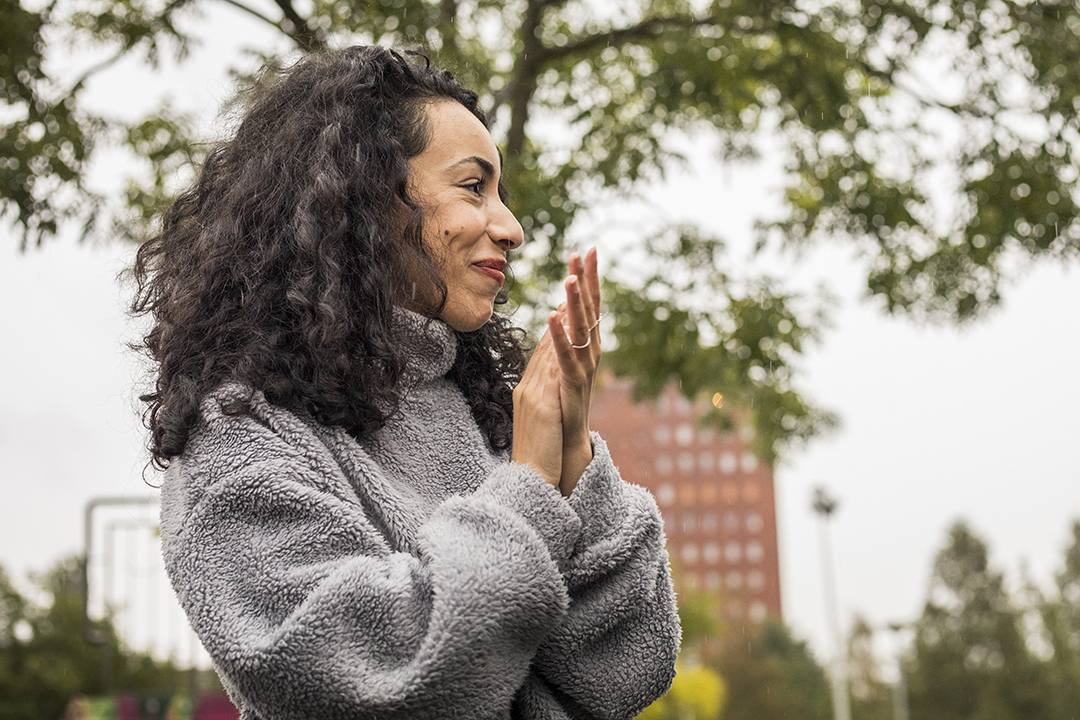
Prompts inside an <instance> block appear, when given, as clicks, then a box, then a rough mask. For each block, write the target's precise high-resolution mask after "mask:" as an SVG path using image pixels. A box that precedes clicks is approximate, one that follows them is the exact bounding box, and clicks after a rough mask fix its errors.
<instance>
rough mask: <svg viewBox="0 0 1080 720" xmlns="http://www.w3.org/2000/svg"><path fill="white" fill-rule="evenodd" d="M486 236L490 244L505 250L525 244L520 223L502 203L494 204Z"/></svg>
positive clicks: (523, 232)
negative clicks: (489, 238) (488, 237)
mask: <svg viewBox="0 0 1080 720" xmlns="http://www.w3.org/2000/svg"><path fill="white" fill-rule="evenodd" d="M488 235H489V236H490V237H491V240H492V242H494V243H495V244H496V245H501V246H503V247H504V248H505V249H507V250H515V249H517V248H519V247H521V245H522V243H524V242H525V231H524V230H522V229H521V223H519V222H518V219H517V218H516V217H514V213H512V212H510V208H508V207H506V205H504V204H503V203H502V202H498V203H495V205H494V207H493V208H492V216H491V219H490V220H489V221H488Z"/></svg>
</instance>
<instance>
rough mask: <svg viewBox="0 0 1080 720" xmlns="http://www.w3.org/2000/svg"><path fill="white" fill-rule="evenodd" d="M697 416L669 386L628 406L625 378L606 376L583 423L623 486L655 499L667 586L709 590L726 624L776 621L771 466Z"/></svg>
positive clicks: (744, 441) (748, 436) (744, 440)
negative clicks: (671, 570)
mask: <svg viewBox="0 0 1080 720" xmlns="http://www.w3.org/2000/svg"><path fill="white" fill-rule="evenodd" d="M703 412H704V409H703V408H701V407H695V406H694V405H692V404H691V403H690V402H689V401H688V400H686V399H685V398H683V397H682V395H680V394H679V392H678V391H677V390H676V389H675V388H673V387H672V388H668V389H667V390H666V391H665V392H664V393H663V394H662V395H661V396H660V398H659V399H658V400H656V401H655V402H645V403H634V402H633V400H632V397H631V390H630V383H629V382H628V381H625V380H616V379H613V378H610V377H607V378H604V381H603V382H602V383H598V387H597V389H596V390H595V391H594V394H593V404H592V410H591V413H590V423H591V425H592V427H593V429H595V430H598V431H599V432H600V434H602V435H603V436H604V439H605V440H606V441H607V443H608V447H609V449H610V450H611V456H612V459H613V460H614V461H615V464H616V465H617V466H618V467H619V471H620V473H621V474H622V477H623V479H624V480H626V481H628V482H632V483H634V484H636V485H641V486H643V487H646V488H648V489H649V491H650V492H652V494H653V496H654V497H655V498H656V502H657V504H658V505H659V506H660V512H661V515H662V516H663V518H664V532H665V533H666V534H667V541H668V552H669V553H670V555H671V559H672V565H673V566H674V567H675V568H676V587H677V589H685V590H700V589H704V590H713V591H717V592H718V594H719V597H720V598H721V601H722V602H723V605H724V608H723V612H724V615H725V616H726V617H727V618H728V619H729V620H731V621H734V622H736V623H738V622H745V621H747V620H749V621H751V622H757V621H760V620H762V619H763V618H764V617H765V616H766V615H769V616H773V617H776V618H780V615H781V613H780V564H779V559H778V554H777V541H776V502H775V496H774V493H773V473H772V469H771V468H770V467H767V466H766V465H764V464H762V463H760V462H759V461H758V459H757V457H756V456H755V455H754V454H753V453H752V452H751V451H750V447H749V446H750V441H751V440H752V439H753V432H752V430H751V429H750V428H748V427H745V428H742V429H741V430H740V431H737V432H735V433H722V432H720V431H717V430H716V429H714V428H712V427H705V426H702V425H701V424H700V423H699V422H698V420H699V419H700V418H701V416H702V414H703Z"/></svg>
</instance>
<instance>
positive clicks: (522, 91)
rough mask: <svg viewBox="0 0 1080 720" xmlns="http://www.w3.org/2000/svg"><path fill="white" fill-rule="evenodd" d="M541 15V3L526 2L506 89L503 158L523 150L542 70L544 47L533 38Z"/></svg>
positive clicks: (542, 1) (531, 0) (542, 11)
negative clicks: (507, 124) (507, 109)
mask: <svg viewBox="0 0 1080 720" xmlns="http://www.w3.org/2000/svg"><path fill="white" fill-rule="evenodd" d="M543 14H544V0H528V2H527V3H526V5H525V15H524V17H523V18H522V21H521V28H520V37H521V54H520V55H518V58H517V60H516V61H515V62H514V77H513V79H512V80H511V81H510V84H509V85H507V87H506V99H507V100H508V101H509V103H510V129H509V130H507V133H506V154H507V156H508V157H511V158H512V157H516V156H517V155H519V154H521V151H522V150H524V149H525V123H527V122H528V120H529V103H530V102H532V96H533V93H534V92H536V77H537V75H539V74H540V68H541V67H542V66H543V63H544V57H543V51H544V46H543V45H541V44H540V38H539V37H537V32H536V30H537V28H539V27H540V20H541V18H542V17H543Z"/></svg>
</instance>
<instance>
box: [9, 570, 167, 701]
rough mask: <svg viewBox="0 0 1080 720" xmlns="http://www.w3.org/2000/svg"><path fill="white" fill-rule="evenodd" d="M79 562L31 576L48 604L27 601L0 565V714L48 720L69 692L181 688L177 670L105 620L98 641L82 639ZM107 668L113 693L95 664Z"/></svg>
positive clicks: (68, 697) (93, 693)
mask: <svg viewBox="0 0 1080 720" xmlns="http://www.w3.org/2000/svg"><path fill="white" fill-rule="evenodd" d="M81 574H82V568H81V564H80V560H79V559H77V558H68V559H66V560H63V561H61V562H60V563H58V564H57V565H56V566H55V567H54V568H53V569H52V570H51V571H49V572H48V573H47V574H45V575H44V576H43V577H42V578H40V579H39V581H38V584H39V586H40V589H41V590H43V591H44V592H46V593H47V594H48V596H49V597H50V598H51V602H50V604H49V606H48V607H39V606H37V605H36V604H34V603H33V602H31V601H29V600H27V599H26V598H25V597H24V596H23V595H22V594H21V593H19V592H18V590H16V589H15V588H14V586H13V585H12V584H11V581H10V579H9V578H8V576H7V574H6V573H5V572H4V570H3V568H0V717H2V718H5V720H56V718H59V717H62V716H63V713H64V707H65V706H66V705H67V702H68V700H69V699H70V698H71V697H72V696H73V695H76V694H86V695H100V694H102V693H104V692H106V691H107V690H110V689H123V690H129V691H130V690H155V691H159V692H165V693H168V692H171V691H175V690H177V689H178V688H180V687H181V684H182V676H181V671H180V670H178V669H177V668H175V667H174V666H173V665H172V664H171V663H167V662H160V661H157V660H154V659H153V658H152V657H150V656H149V655H147V654H144V653H137V652H132V651H130V650H129V649H127V648H126V647H124V645H123V643H122V642H121V641H120V639H119V637H118V636H117V634H116V631H115V629H114V628H113V626H112V623H111V622H109V621H105V622H104V623H103V627H102V628H101V630H102V632H103V634H104V636H105V637H106V642H105V643H104V644H102V645H91V644H90V643H88V642H87V641H86V639H85V638H84V636H83V628H82V614H83V606H82V595H81V592H82V590H81V587H82V586H81V577H82V575H81ZM107 662H109V663H112V670H113V678H114V680H113V682H114V686H115V687H114V688H105V686H104V681H103V672H102V667H103V664H104V663H107Z"/></svg>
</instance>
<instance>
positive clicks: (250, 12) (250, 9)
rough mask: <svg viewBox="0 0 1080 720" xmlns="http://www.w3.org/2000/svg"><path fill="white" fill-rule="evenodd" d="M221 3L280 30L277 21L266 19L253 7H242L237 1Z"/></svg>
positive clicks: (225, 0) (226, 0)
mask: <svg viewBox="0 0 1080 720" xmlns="http://www.w3.org/2000/svg"><path fill="white" fill-rule="evenodd" d="M221 2H223V3H225V4H226V5H232V6H233V7H234V8H236V9H238V10H242V11H244V12H246V13H247V14H248V15H251V16H252V17H256V18H258V19H259V20H262V21H263V22H264V23H267V24H269V25H273V26H274V27H275V28H277V29H278V30H282V27H281V23H280V22H278V21H277V20H274V19H272V18H270V17H268V16H266V15H263V14H262V13H261V12H259V11H258V10H256V9H255V8H253V7H248V6H247V5H244V4H243V3H241V2H238V1H237V0H221Z"/></svg>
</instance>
